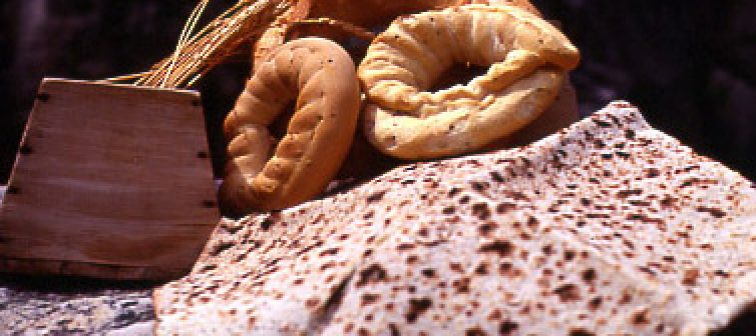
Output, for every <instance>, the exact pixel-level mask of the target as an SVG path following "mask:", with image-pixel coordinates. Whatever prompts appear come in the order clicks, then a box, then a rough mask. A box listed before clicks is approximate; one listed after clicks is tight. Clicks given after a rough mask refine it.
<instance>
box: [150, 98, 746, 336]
mask: <svg viewBox="0 0 756 336" xmlns="http://www.w3.org/2000/svg"><path fill="white" fill-rule="evenodd" d="M754 227H756V188H755V186H754V185H753V183H752V182H750V181H748V180H747V179H745V178H743V177H742V176H741V175H739V174H738V173H735V172H733V171H732V170H730V169H728V168H727V167H725V166H723V165H722V164H720V163H717V162H715V161H712V160H710V159H707V158H705V157H702V156H699V155H697V154H696V153H695V152H693V151H692V150H691V149H690V148H688V147H685V146H683V145H681V144H680V143H679V142H678V141H677V140H675V139H673V138H671V137H669V136H667V135H666V134H664V133H662V132H660V131H657V130H655V129H653V128H651V127H650V126H649V125H648V124H647V123H646V122H645V121H644V120H643V118H642V116H641V115H640V113H639V112H638V111H637V110H636V109H635V108H633V107H632V106H630V105H629V104H627V103H622V102H617V103H613V104H612V105H610V106H609V107H607V108H606V109H604V110H602V111H599V112H597V113H596V114H594V115H593V116H591V117H589V118H586V119H584V120H582V121H580V122H578V123H576V124H574V125H572V126H570V127H569V128H567V129H565V130H563V131H560V132H559V133H558V134H555V135H553V136H550V137H548V138H546V139H544V140H541V141H539V142H536V143H534V144H532V145H529V146H525V147H521V148H517V149H512V150H505V151H498V152H492V153H489V154H482V155H477V156H467V157H462V158H456V159H449V160H441V161H436V162H427V163H417V164H412V165H406V166H403V167H399V168H396V169H394V170H392V171H390V172H388V173H386V174H383V175H381V176H379V177H377V178H375V179H373V180H371V181H369V182H366V183H364V184H362V185H359V186H357V187H355V188H353V189H350V190H347V191H344V192H342V193H339V194H336V195H332V196H330V197H325V198H323V199H322V200H316V201H312V202H308V203H305V204H303V205H300V206H297V207H294V208H290V209H287V210H284V211H281V212H273V213H264V214H256V215H252V216H249V217H247V218H244V219H242V220H239V221H230V220H228V221H223V222H221V225H220V226H219V227H218V228H217V229H216V232H215V233H214V235H213V237H212V238H211V241H210V242H209V244H208V245H207V246H206V248H205V251H204V252H203V255H202V256H201V258H200V260H199V261H198V263H197V264H196V265H195V268H194V270H193V271H192V273H191V274H190V275H188V276H186V277H185V278H183V279H180V280H178V281H175V282H171V283H169V284H167V285H165V286H162V287H160V288H158V289H156V292H155V298H156V301H155V306H156V312H157V316H158V327H157V330H158V331H159V332H160V334H173V333H178V334H203V333H207V334H227V333H241V334H261V335H268V334H276V333H284V334H289V333H299V332H305V333H312V334H324V335H331V334H343V333H347V334H373V333H378V334H396V333H397V332H399V333H401V334H418V333H422V332H426V333H427V334H431V335H434V334H444V333H454V334H460V333H463V332H466V333H467V334H474V335H481V334H490V335H494V334H549V335H550V334H570V335H589V334H610V333H611V334H616V333H628V334H650V333H658V334H692V335H703V334H707V333H709V332H712V331H732V329H727V328H737V326H740V325H743V323H744V325H746V327H747V326H748V323H749V322H748V321H753V320H754V318H756V313H754V312H753V310H754V308H753V306H756V231H754ZM749 304H750V306H749ZM749 307H750V308H749ZM741 311H742V312H743V313H741V315H739V316H740V317H739V318H736V317H735V316H738V313H739V312H741ZM751 326H752V322H751ZM742 330H748V329H742Z"/></svg>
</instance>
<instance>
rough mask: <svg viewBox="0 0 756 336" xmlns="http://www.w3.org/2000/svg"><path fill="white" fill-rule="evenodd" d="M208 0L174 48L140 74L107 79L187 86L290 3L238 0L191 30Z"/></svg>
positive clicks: (198, 8) (261, 29)
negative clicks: (194, 31) (218, 14)
mask: <svg viewBox="0 0 756 336" xmlns="http://www.w3.org/2000/svg"><path fill="white" fill-rule="evenodd" d="M208 2H209V1H208V0H201V1H200V2H199V3H198V4H197V6H196V7H195V9H194V11H192V14H191V15H190V17H189V19H188V20H187V23H186V25H185V27H184V29H183V31H182V34H181V36H180V37H179V42H178V44H177V46H176V50H175V51H174V52H173V53H172V54H171V56H169V57H166V58H165V59H163V60H161V61H160V62H158V63H157V64H155V65H153V66H152V68H151V69H150V70H149V71H146V72H143V73H141V74H135V75H128V76H120V77H116V78H112V79H111V80H134V79H136V81H134V85H142V86H153V87H165V88H180V87H190V86H191V85H193V84H194V83H196V82H197V80H199V79H200V78H202V76H204V75H205V74H206V73H207V72H209V71H210V70H211V69H212V68H214V67H215V66H217V65H218V64H220V63H222V62H223V61H224V60H225V59H226V58H228V57H229V56H230V55H232V54H233V53H234V51H235V50H237V48H238V47H239V46H240V45H241V44H243V43H245V42H250V41H252V40H254V39H255V38H256V37H257V36H259V35H260V34H261V33H262V31H263V30H265V29H266V28H267V27H268V26H269V25H270V24H271V22H273V20H274V19H275V18H276V17H278V16H279V15H281V14H282V13H283V12H284V11H286V9H288V8H289V7H290V6H291V0H257V1H255V0H241V1H239V2H238V3H236V4H235V5H234V6H232V7H231V8H229V9H228V10H227V11H225V12H224V13H223V14H221V15H220V16H218V17H217V18H215V19H214V20H212V21H211V22H210V23H208V24H207V25H206V26H205V27H204V28H202V29H201V30H200V31H198V32H197V33H195V34H192V33H191V32H192V31H193V30H194V28H195V27H196V25H197V21H198V20H199V16H200V15H201V13H202V12H203V11H204V9H205V8H206V6H207V3H208Z"/></svg>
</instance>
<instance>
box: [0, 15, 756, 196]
mask: <svg viewBox="0 0 756 336" xmlns="http://www.w3.org/2000/svg"><path fill="white" fill-rule="evenodd" d="M355 1H358V0H355ZM234 2H235V1H234V0H215V1H211V7H210V9H209V11H208V13H207V14H206V17H208V18H212V17H214V16H215V15H217V14H219V13H220V12H221V11H222V10H223V9H225V8H227V7H228V6H230V5H231V4H232V3H234ZM533 2H534V4H535V5H536V6H537V7H538V8H540V9H541V10H542V12H543V13H544V15H545V16H546V18H548V19H554V20H559V21H561V22H562V26H563V28H564V30H565V31H566V33H567V35H568V36H569V37H570V38H571V39H572V40H573V42H574V43H575V44H576V45H577V46H578V47H579V48H580V50H581V51H582V55H583V62H582V65H581V66H580V67H579V68H578V69H577V70H576V71H575V72H574V73H573V75H572V80H573V83H574V84H575V86H576V88H577V92H578V99H579V103H580V111H581V114H582V115H588V114H590V113H592V112H593V111H595V110H597V109H599V108H601V107H603V106H604V105H606V104H607V103H608V102H609V101H611V100H614V99H624V100H628V101H630V102H631V103H633V104H635V105H637V106H639V107H640V108H641V110H642V111H643V113H644V115H645V116H646V117H647V119H648V120H649V121H650V123H651V124H652V125H654V126H655V127H657V128H660V129H662V130H664V131H666V132H668V133H670V134H672V135H673V136H675V137H677V138H679V139H681V140H682V141H683V142H684V143H686V144H688V145H690V146H692V147H694V148H695V149H696V150H698V151H699V152H701V153H703V154H705V155H707V156H711V157H713V158H715V159H717V160H720V161H722V162H724V163H725V164H727V165H729V166H731V167H732V168H734V169H735V170H738V171H740V172H742V173H743V174H744V175H746V176H748V177H749V178H750V179H751V180H754V179H756V150H755V149H756V108H755V107H754V104H756V42H755V41H756V23H755V22H754V21H756V1H752V0H742V1H738V0H729V1H711V0H707V1H703V0H702V1H695V0H694V1H674V0H666V1H652V0H647V1H641V0H617V1H608V0H592V1H588V0H534V1H533ZM195 3H196V1H186V0H181V1H179V0H129V1H115V0H110V1H108V0H47V1H45V0H4V1H2V3H0V184H3V183H4V182H5V180H6V179H7V178H8V175H9V173H10V169H11V167H12V164H13V160H14V158H15V152H16V150H17V147H18V142H19V139H20V137H21V133H22V131H23V126H24V124H25V121H26V117H27V115H28V111H29V109H30V108H31V104H32V101H33V98H34V94H35V92H36V89H37V86H38V85H39V82H40V80H41V79H42V77H44V76H47V77H64V78H74V79H103V78H107V77H111V76H116V75H122V74H129V73H135V72H141V71H145V70H147V69H148V68H149V67H150V65H152V64H153V63H155V62H157V61H158V60H160V59H161V58H163V57H165V56H167V55H169V54H170V53H171V51H172V50H173V48H174V46H175V43H176V40H177V38H178V36H179V33H180V30H181V28H182V26H183V22H184V20H185V19H186V18H187V16H188V15H189V13H190V12H191V10H192V8H193V6H194V5H195ZM245 58H246V57H245V56H243V55H240V56H238V57H236V58H235V59H234V60H232V61H231V62H229V64H227V65H225V66H223V67H221V68H219V69H218V70H216V71H214V72H213V73H212V74H211V75H210V76H209V77H208V78H206V79H205V80H204V81H202V82H201V83H200V84H199V85H198V86H197V89H199V90H201V91H202V94H203V103H204V105H205V110H206V114H207V120H208V128H209V131H210V137H211V143H212V150H213V152H214V154H215V155H222V149H223V144H222V141H220V139H219V136H218V126H219V125H220V122H221V120H222V118H223V117H224V114H225V113H226V111H228V109H229V108H230V107H231V105H232V104H233V101H234V99H235V97H236V95H237V94H238V93H239V92H240V90H241V87H242V84H243V81H244V78H245V77H246V76H247V72H248V66H247V65H246V64H245V63H244V62H243V60H244V59H245ZM145 136H149V134H145ZM217 168H218V162H216V171H217Z"/></svg>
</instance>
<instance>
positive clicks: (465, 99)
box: [358, 5, 580, 159]
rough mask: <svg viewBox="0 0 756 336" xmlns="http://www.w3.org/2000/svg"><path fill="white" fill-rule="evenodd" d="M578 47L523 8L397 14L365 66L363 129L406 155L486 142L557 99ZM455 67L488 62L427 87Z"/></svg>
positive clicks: (456, 150)
mask: <svg viewBox="0 0 756 336" xmlns="http://www.w3.org/2000/svg"><path fill="white" fill-rule="evenodd" d="M579 58H580V56H579V52H578V50H577V48H575V47H574V46H573V45H572V44H571V43H570V41H569V40H568V39H567V38H566V37H565V36H564V35H563V34H562V33H561V32H560V31H559V30H557V29H556V28H554V27H553V26H551V25H550V24H549V23H548V22H546V21H544V20H542V19H541V18H540V17H538V16H537V15H535V14H533V13H530V12H528V11H527V10H523V9H521V8H518V7H516V6H508V5H500V6H486V5H466V6H460V7H453V8H447V9H444V10H441V11H429V12H424V13H420V14H416V15H411V16H405V17H401V18H399V19H397V20H395V21H394V22H393V23H392V24H391V26H389V28H388V29H387V30H386V31H385V32H383V33H382V34H381V35H379V36H378V37H377V38H376V39H375V40H374V41H373V43H372V44H371V45H370V47H369V48H368V52H367V55H366V56H365V59H364V60H363V62H362V64H361V65H360V67H359V69H358V76H359V78H360V80H361V82H362V85H363V87H364V90H365V92H366V95H367V99H368V102H369V104H368V106H366V109H365V112H364V125H363V126H364V129H365V135H366V137H367V138H368V140H369V141H370V142H371V143H372V144H373V145H374V146H376V147H377V148H378V149H379V150H381V151H382V152H384V153H385V154H388V155H392V156H395V157H398V158H403V159H423V158H436V157H442V156H449V155H458V154H462V153H467V152H471V151H474V150H478V149H481V148H483V147H484V146H485V145H487V144H489V143H491V142H493V141H496V140H497V139H499V138H502V137H504V136H506V135H509V134H511V133H513V132H515V131H516V130H518V129H520V128H522V127H523V126H525V125H526V124H528V123H529V122H530V121H532V120H534V119H536V118H537V117H538V116H539V115H540V114H541V113H542V112H543V111H544V110H545V109H546V108H547V107H548V106H550V105H551V103H552V102H553V100H554V98H555V97H556V95H557V93H558V92H559V89H560V88H561V87H562V84H563V80H564V77H565V76H564V74H565V72H566V71H569V70H572V69H574V68H575V67H576V66H577V64H578V61H579ZM455 63H457V64H460V63H461V64H465V63H468V64H473V65H479V66H486V67H488V70H487V72H486V73H485V74H484V75H481V76H478V77H476V78H474V79H473V80H471V81H470V83H468V84H467V85H456V86H453V87H451V88H448V89H444V90H440V91H438V92H428V91H427V90H429V89H430V88H431V87H433V86H434V84H435V83H437V82H438V81H439V79H440V78H441V76H442V75H443V73H444V72H445V71H446V70H448V69H450V68H451V67H452V66H453V65H454V64H455Z"/></svg>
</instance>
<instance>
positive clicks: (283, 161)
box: [219, 38, 360, 214]
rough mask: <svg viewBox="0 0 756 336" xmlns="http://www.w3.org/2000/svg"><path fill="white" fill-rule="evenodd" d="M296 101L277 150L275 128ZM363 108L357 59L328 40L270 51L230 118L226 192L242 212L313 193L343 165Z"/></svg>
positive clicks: (227, 202)
mask: <svg viewBox="0 0 756 336" xmlns="http://www.w3.org/2000/svg"><path fill="white" fill-rule="evenodd" d="M294 99H296V106H295V111H294V113H293V115H292V117H291V119H290V120H289V123H288V126H287V130H286V134H285V135H284V136H283V137H282V138H281V140H280V142H278V145H277V146H276V148H275V150H274V151H272V157H270V158H268V157H269V156H270V153H271V149H272V146H273V144H274V139H273V138H272V136H271V133H270V131H269V130H268V127H269V126H270V125H271V123H272V122H273V121H274V120H275V119H276V118H277V117H278V116H279V115H280V114H281V113H282V112H283V111H284V110H285V108H286V106H287V105H288V104H289V102H291V101H292V100H294ZM359 106H360V91H359V83H358V82H357V79H356V74H355V65H354V63H353V61H352V59H351V58H350V57H349V55H348V54H347V53H346V51H344V49H342V48H341V47H340V46H339V45H338V44H336V43H334V42H331V41H329V40H325V39H321V38H304V39H298V40H294V41H292V42H289V43H286V44H285V45H283V46H281V47H280V48H278V49H277V50H276V51H275V52H274V53H273V54H271V55H270V57H268V58H267V59H266V60H265V61H264V62H263V63H262V64H260V68H259V69H258V70H257V71H256V72H255V73H254V75H253V77H252V78H251V79H250V80H249V81H248V82H247V85H246V87H245V90H244V92H243V93H242V94H241V95H240V97H239V98H238V100H237V102H236V105H235V107H234V108H233V110H232V111H231V112H230V113H229V115H228V116H227V118H226V120H225V123H224V131H225V133H226V136H227V137H228V138H229V139H231V140H230V143H229V146H228V155H229V157H230V160H229V163H228V164H227V166H226V179H225V181H224V183H223V185H222V186H221V189H220V195H219V198H220V199H221V203H222V204H223V206H224V207H225V208H226V209H227V210H229V211H231V212H234V213H238V214H242V213H246V212H248V211H250V210H277V209H283V208H286V207H289V206H292V205H295V204H297V203H300V202H303V201H306V200H308V199H311V198H313V197H315V196H317V194H319V193H320V192H322V190H323V189H324V188H325V186H326V185H327V184H328V182H329V181H330V180H331V179H332V178H333V176H334V175H335V174H336V172H337V171H338V169H339V167H340V166H341V163H342V161H343V160H344V157H345V156H346V154H347V152H348V150H349V146H350V144H351V142H352V137H353V136H354V130H355V127H356V123H357V118H358V114H359Z"/></svg>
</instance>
